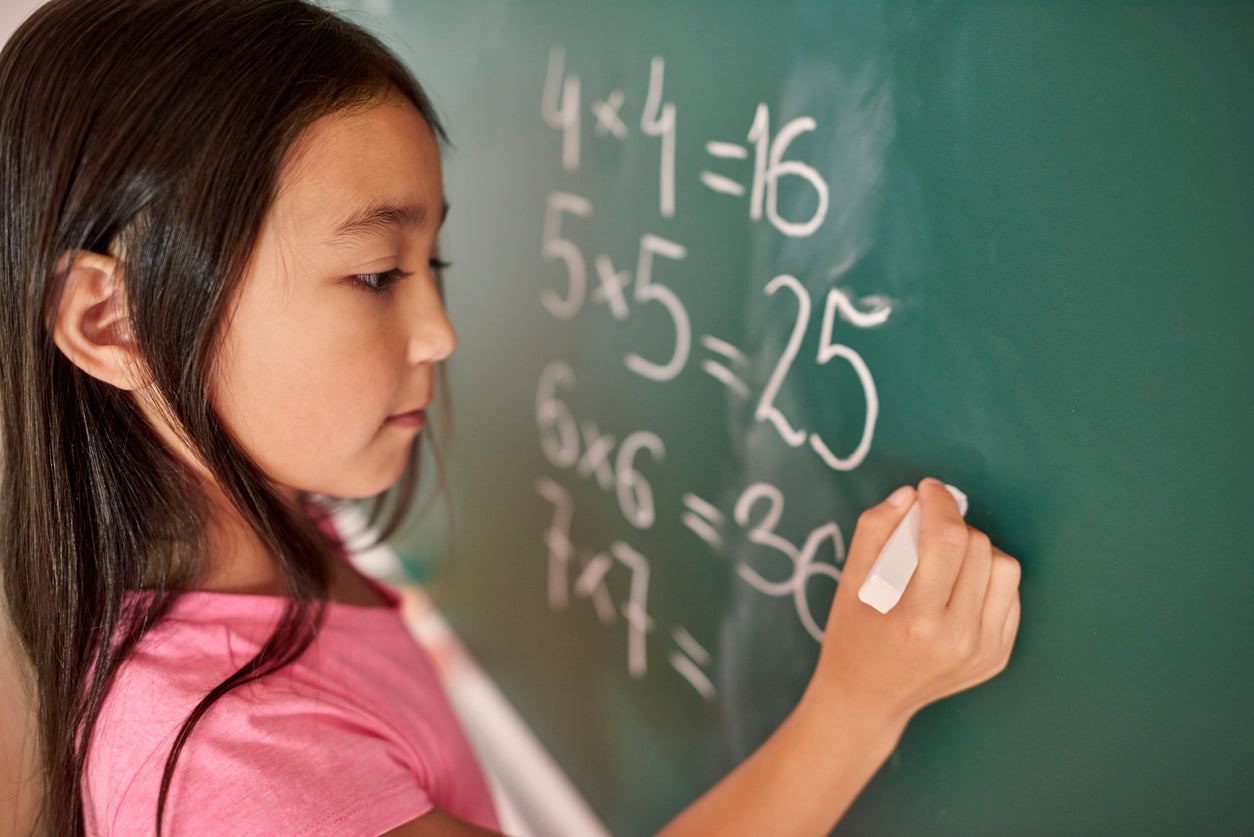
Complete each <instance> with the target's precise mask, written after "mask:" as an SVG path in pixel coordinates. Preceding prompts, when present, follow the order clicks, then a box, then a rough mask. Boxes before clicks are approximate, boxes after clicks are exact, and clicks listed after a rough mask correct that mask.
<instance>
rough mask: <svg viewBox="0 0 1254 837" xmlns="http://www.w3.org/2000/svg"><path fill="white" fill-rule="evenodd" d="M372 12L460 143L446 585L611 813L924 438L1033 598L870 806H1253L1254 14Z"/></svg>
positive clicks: (635, 793) (912, 730) (729, 748)
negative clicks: (1010, 644)
mask: <svg viewBox="0 0 1254 837" xmlns="http://www.w3.org/2000/svg"><path fill="white" fill-rule="evenodd" d="M367 5H368V6H371V7H372V8H373V11H374V12H375V13H376V14H378V19H379V20H380V21H381V24H380V28H381V29H382V30H383V31H384V32H385V34H387V35H388V37H389V38H391V39H392V42H393V43H394V44H396V46H397V49H398V50H399V51H400V52H401V53H402V54H403V55H404V56H405V57H406V59H407V60H409V61H410V62H411V63H412V64H413V66H414V68H415V69H416V71H417V72H418V73H419V75H420V77H421V78H422V79H423V80H424V82H425V83H426V84H427V85H428V86H429V87H430V89H431V91H432V92H433V94H434V97H435V100H436V103H437V105H438V107H439V108H440V110H441V112H442V113H443V115H444V117H445V119H446V120H447V125H448V128H449V131H450V134H451V136H452V139H453V143H454V145H455V148H454V149H453V150H451V151H450V152H449V153H448V154H447V155H446V180H447V183H446V188H447V191H448V195H449V199H450V202H451V204H452V213H451V215H450V219H449V223H448V227H447V232H446V235H445V239H444V247H445V249H446V255H447V257H448V258H449V259H451V261H453V262H454V268H453V269H452V271H451V272H450V274H449V275H448V279H447V281H448V298H449V302H450V306H451V312H452V316H453V318H454V322H455V324H456V325H457V327H458V329H459V332H460V337H461V345H460V348H459V349H458V352H457V354H456V355H455V356H454V358H453V361H452V363H451V370H450V371H451V380H452V385H453V388H452V394H453V402H454V407H455V413H454V415H455V418H454V424H455V442H454V448H453V452H452V454H451V456H450V460H449V471H450V478H451V484H452V497H453V508H454V512H455V520H456V524H455V529H454V530H453V533H454V535H455V537H454V538H452V539H451V540H453V541H454V542H455V546H456V553H455V557H454V559H453V563H452V565H451V567H449V568H447V570H446V572H445V579H446V582H447V585H446V587H445V588H444V589H443V590H442V592H441V594H440V595H441V599H440V603H441V606H442V607H443V608H444V610H445V611H446V612H447V614H448V616H449V617H450V619H451V621H452V622H453V623H454V625H455V627H456V628H457V630H458V631H459V633H460V634H461V635H462V637H463V638H464V639H465V640H466V642H467V643H468V645H469V646H470V647H471V649H472V650H473V651H474V652H475V653H476V654H477V656H478V657H479V658H480V659H481V660H482V662H483V663H484V664H485V666H486V667H487V668H488V669H489V671H490V672H491V674H492V675H493V676H494V677H495V678H496V679H497V680H498V681H499V683H500V684H501V686H502V687H503V688H504V690H505V691H506V693H507V694H508V695H509V697H510V699H511V700H512V701H513V702H514V703H515V705H516V706H517V708H518V709H519V711H520V712H521V713H522V714H523V716H524V717H525V718H526V719H527V721H528V722H529V723H530V724H531V725H532V726H533V728H534V729H535V730H536V732H537V733H538V734H539V736H540V737H541V738H542V739H543V740H544V742H545V743H546V744H547V745H548V746H549V747H550V748H551V750H552V752H553V754H554V755H555V756H556V758H557V759H558V760H559V761H560V763H561V764H562V765H563V767H564V768H565V769H566V770H567V771H568V773H569V774H570V775H571V777H572V778H573V780H574V781H575V783H576V784H577V785H578V787H579V788H580V789H581V790H582V792H583V793H584V794H585V795H586V796H587V798H588V799H589V801H590V802H591V803H592V804H593V806H594V807H595V808H596V809H597V811H598V812H599V813H600V815H601V816H602V817H603V819H604V820H605V822H606V823H607V825H609V827H610V828H611V829H612V830H613V831H614V832H615V833H616V834H622V835H635V834H645V833H648V832H650V831H651V830H653V829H655V828H656V827H658V826H660V825H661V824H662V823H663V822H664V821H665V820H666V819H667V818H669V817H670V816H672V815H673V814H674V813H675V812H676V811H678V810H679V809H680V808H681V807H682V806H683V805H684V804H685V803H687V802H688V801H690V800H691V799H693V798H695V797H696V796H697V795H698V794H699V793H700V792H701V791H702V790H704V789H705V788H706V787H707V786H708V785H710V784H711V783H712V782H714V781H715V780H716V779H717V778H718V777H719V776H721V775H722V774H723V773H725V772H726V771H727V770H728V769H729V768H730V767H731V766H732V765H734V764H735V763H736V762H737V761H738V760H740V759H742V758H743V757H744V756H745V755H746V754H747V753H748V752H749V751H750V750H751V749H752V748H753V747H754V746H755V745H756V744H757V743H759V742H760V741H761V740H762V739H763V738H764V737H765V736H766V735H767V734H768V733H769V732H770V731H771V730H772V729H773V727H774V726H775V725H776V724H777V723H778V722H779V720H780V719H781V718H782V717H783V715H784V714H785V713H786V712H787V711H788V709H789V708H790V707H791V706H792V704H793V702H794V701H795V699H796V698H797V696H798V695H799V693H800V691H801V689H802V687H803V685H804V683H805V681H806V679H807V676H808V674H809V672H810V669H811V666H812V665H813V663H814V660H815V658H816V656H817V651H818V647H819V646H818V642H817V640H816V639H815V636H816V635H817V634H818V633H819V632H820V631H821V628H822V624H823V620H824V615H825V609H826V604H827V602H828V601H829V600H830V596H831V594H832V591H833V590H834V588H835V578H836V576H837V575H838V568H839V566H840V563H841V560H842V558H843V549H844V545H845V544H846V543H847V541H848V539H849V538H850V537H851V536H852V533H853V529H854V524H855V520H856V518H857V515H858V514H859V512H860V511H861V510H862V509H863V508H865V507H866V506H868V505H870V504H872V503H874V502H877V501H878V500H879V499H881V498H882V497H883V496H884V495H885V494H886V493H887V492H889V491H890V490H891V489H893V488H895V487H896V486H898V485H900V484H903V483H906V482H911V481H915V480H917V479H918V478H919V477H921V476H923V475H925V474H933V475H936V476H939V477H942V478H944V479H945V480H946V481H948V482H952V483H954V484H956V485H958V486H960V487H961V488H963V489H964V490H965V491H966V492H967V493H968V494H969V495H970V498H971V512H970V514H969V520H971V521H972V522H973V523H974V524H975V525H977V526H979V527H981V528H984V529H986V530H987V531H988V532H989V533H990V534H991V535H992V536H993V538H994V540H995V542H997V543H998V544H1000V545H1001V546H1002V547H1003V548H1004V549H1006V550H1007V551H1008V552H1010V553H1011V554H1013V555H1015V556H1017V557H1018V558H1019V559H1020V560H1021V561H1022V564H1023V568H1024V579H1023V592H1022V595H1023V626H1022V630H1021V633H1020V637H1019V642H1018V646H1017V648H1016V653H1015V657H1014V659H1013V660H1012V662H1011V665H1010V667H1009V668H1008V670H1007V671H1006V672H1005V673H1004V674H1003V675H1002V676H1001V677H1000V678H998V679H997V680H995V681H993V682H991V683H989V684H987V685H985V686H984V687H981V688H979V689H977V690H975V691H972V692H969V693H966V694H963V695H960V696H957V697H954V698H951V699H949V700H946V701H944V702H942V703H941V704H939V705H936V706H934V707H931V708H929V709H927V710H925V711H924V712H923V713H922V714H921V715H920V716H918V717H917V718H916V719H915V721H914V722H913V723H912V724H911V726H910V727H909V729H908V730H907V732H906V735H905V738H904V739H903V741H902V742H901V746H900V748H899V750H898V752H897V753H895V754H894V755H893V756H892V758H891V759H890V761H889V762H888V763H887V764H886V765H885V767H884V769H883V770H882V771H881V772H880V773H879V775H878V776H877V777H876V779H875V780H874V781H873V782H872V784H871V785H870V786H869V787H868V789H867V790H866V792H865V794H864V795H863V796H862V797H861V798H860V799H859V801H858V802H857V803H856V804H855V805H854V807H853V808H852V810H851V811H850V812H849V814H848V817H847V818H846V821H845V822H844V824H842V826H841V828H840V829H838V830H839V832H840V833H844V834H851V835H893V834H926V835H933V836H935V835H971V834H999V835H1000V834H1041V835H1057V834H1103V835H1105V834H1138V835H1140V834H1208V835H1214V834H1238V833H1241V834H1248V833H1251V830H1252V829H1254V780H1252V779H1251V777H1252V776H1254V723H1252V721H1254V703H1252V698H1251V695H1252V694H1254V654H1252V653H1251V652H1252V651H1254V607H1252V606H1251V604H1250V602H1251V601H1252V600H1254V560H1252V553H1251V547H1250V544H1251V532H1250V528H1251V526H1250V521H1251V520H1252V519H1254V514H1252V513H1251V510H1250V506H1251V495H1252V492H1251V490H1250V485H1251V479H1252V478H1254V7H1251V6H1249V5H1228V4H1214V5H1210V4H1166V3H1121V4H1096V3H1094V4H1085V3H1070V2H1068V3H1061V2H1060V3H1035V2H1034V3H945V2H941V3H914V2H886V3H875V4H872V3H863V2H832V1H831V0H814V2H804V0H803V1H802V2H795V3H790V2H771V3H766V2H730V1H729V0H685V1H684V2H676V3H670V2H667V3H663V2H644V0H637V1H636V2H614V3H609V2H556V0H553V2H544V3H540V2H521V0H518V1H517V2H514V1H513V0H493V1H492V2H464V0H448V2H422V3H412V4H411V3H402V2H399V0H398V2H396V3H393V4H389V3H386V2H383V3H381V2H374V3H369V4H367ZM407 548H408V551H409V552H410V553H411V556H412V555H418V554H420V553H424V552H426V551H429V548H430V546H429V544H428V542H427V541H425V540H422V539H418V540H415V541H414V542H413V543H410V544H409V545H408V547H407Z"/></svg>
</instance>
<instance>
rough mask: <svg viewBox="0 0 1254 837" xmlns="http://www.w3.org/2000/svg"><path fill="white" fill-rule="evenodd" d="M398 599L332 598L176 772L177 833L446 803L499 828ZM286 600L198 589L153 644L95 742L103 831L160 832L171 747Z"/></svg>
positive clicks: (114, 698) (394, 819)
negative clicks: (314, 624) (302, 643)
mask: <svg viewBox="0 0 1254 837" xmlns="http://www.w3.org/2000/svg"><path fill="white" fill-rule="evenodd" d="M386 595H387V597H388V599H389V606H388V607H380V608H371V607H356V606H353V605H345V604H335V603H332V604H330V605H328V607H327V612H326V618H325V620H324V622H323V626H322V629H321V631H320V632H319V633H318V636H317V639H315V640H314V642H313V644H312V645H311V646H310V647H309V649H308V650H307V651H306V652H305V653H304V654H303V655H302V656H301V657H300V659H298V660H297V661H296V662H294V663H292V664H291V665H289V666H287V667H286V668H284V669H281V670H280V671H278V672H275V673H273V674H270V675H267V676H266V677H263V678H261V679H260V680H258V681H256V682H254V683H250V684H248V685H245V686H241V687H239V688H237V689H235V690H234V691H232V692H230V693H228V694H227V695H226V696H224V697H223V698H221V699H220V700H218V702H217V703H215V704H214V705H213V706H212V708H210V709H209V711H208V712H207V713H206V714H205V716H204V717H203V718H202V719H201V721H200V723H199V724H198V725H197V726H196V728H195V729H194V730H193V732H192V734H191V737H190V738H189V739H188V741H187V745H186V746H185V747H184V749H183V752H182V755H181V756H180V757H179V761H178V765H177V767H176V768H175V771H174V778H173V781H172V783H171V789H170V794H169V797H168V801H167V803H166V814H165V820H164V824H163V828H162V834H164V835H176V836H177V835H184V834H188V835H197V836H198V837H199V836H200V835H205V836H206V837H212V835H231V837H249V835H266V837H270V835H275V834H285V835H287V834H291V835H350V834H351V835H377V834H381V833H383V832H386V831H388V830H389V829H392V828H395V827H396V826H398V825H401V824H403V823H405V822H408V821H409V820H412V819H414V818H415V817H419V816H421V815H423V814H425V813H427V812H428V811H430V810H432V809H433V808H440V809H441V810H444V811H447V812H448V813H450V814H453V815H454V816H457V817H460V818H462V819H464V820H467V821H469V822H472V823H475V824H477V825H480V826H482V827H485V828H490V829H494V830H495V829H498V828H499V826H498V823H497V819H496V814H495V812H494V810H493V806H492V801H491V797H490V795H489V793H488V789H487V785H486V783H485V782H484V779H483V774H482V773H481V772H480V769H479V766H478V763H477V762H476V760H475V757H474V755H473V753H472V752H471V749H470V746H469V745H468V743H467V742H466V739H465V737H464V735H463V733H462V731H461V728H460V726H459V725H458V723H457V721H456V719H455V717H454V715H453V712H452V710H451V709H450V707H449V704H448V701H447V700H446V698H445V696H444V693H443V691H442V690H441V688H440V684H439V682H438V680H437V678H436V674H435V672H434V670H433V669H432V667H431V664H430V662H429V660H428V658H427V656H426V654H425V653H424V652H423V651H422V649H421V648H420V647H419V646H418V645H417V644H416V643H415V642H414V640H413V639H412V638H411V637H410V635H409V632H408V631H407V630H406V629H405V626H404V624H403V623H402V622H401V619H400V616H399V613H398V607H399V604H398V601H397V599H396V597H395V596H394V595H392V594H391V593H387V594H386ZM283 606H284V600H283V599H280V598H276V597H270V596H244V595H227V594H219V593H189V594H186V595H184V596H183V597H181V598H180V599H179V600H178V601H177V602H176V603H175V605H174V607H173V608H172V611H171V613H170V615H169V616H168V617H167V618H166V619H165V620H164V621H162V622H161V623H160V624H159V625H158V626H157V627H156V628H154V629H153V630H152V631H151V632H149V633H148V634H147V635H146V636H145V637H144V639H143V640H142V641H141V642H140V644H139V646H138V648H137V650H136V652H135V654H134V656H133V657H131V658H128V661H127V662H126V663H125V664H124V666H123V668H122V670H121V672H120V673H119V675H118V678H117V681H116V683H115V685H114V686H113V688H112V690H111V691H110V693H109V697H108V700H107V702H106V704H105V707H104V709H103V711H102V712H101V714H100V719H99V721H98V724H97V727H96V731H95V734H94V736H93V738H92V745H91V751H90V754H89V757H88V765H87V771H86V775H85V777H84V781H83V802H84V810H85V816H86V822H87V833H88V834H89V835H94V834H109V835H150V834H153V832H154V826H155V822H156V810H157V796H158V792H159V789H160V786H161V774H162V770H163V768H164V766H165V760H166V756H167V755H168V754H169V752H170V746H171V744H172V742H173V740H174V737H175V735H176V734H177V732H178V729H179V727H180V725H181V724H182V722H183V720H184V719H185V718H186V717H187V715H188V713H189V712H190V711H191V710H192V708H193V707H194V706H195V705H196V703H197V702H198V701H199V700H200V698H201V697H203V696H204V695H205V694H206V693H207V692H208V691H209V690H210V689H212V688H213V687H214V686H216V685H217V684H218V683H219V682H221V681H222V680H223V679H225V678H226V677H227V676H228V675H230V674H231V673H232V672H234V671H235V670H236V669H237V668H239V666H240V665H242V664H243V663H245V662H246V661H247V660H249V659H251V658H252V656H253V655H254V654H255V653H256V652H257V650H258V648H260V646H261V644H262V643H263V642H264V641H265V639H266V637H267V636H268V635H269V633H270V630H271V628H272V627H273V625H274V624H275V622H276V621H277V619H278V617H279V615H280V614H281V612H282V609H283Z"/></svg>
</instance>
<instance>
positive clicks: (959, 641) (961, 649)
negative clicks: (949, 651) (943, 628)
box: [953, 630, 980, 660]
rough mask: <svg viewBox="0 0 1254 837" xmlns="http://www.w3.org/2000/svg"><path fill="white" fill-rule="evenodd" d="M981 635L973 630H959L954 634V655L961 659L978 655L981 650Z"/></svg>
mask: <svg viewBox="0 0 1254 837" xmlns="http://www.w3.org/2000/svg"><path fill="white" fill-rule="evenodd" d="M979 639H980V638H979V635H978V634H977V633H976V632H975V631H973V630H959V631H957V632H956V633H955V634H954V638H953V651H954V655H955V656H956V657H957V658H958V659H961V660H968V659H972V658H974V657H976V656H977V655H976V652H977V651H978V650H979Z"/></svg>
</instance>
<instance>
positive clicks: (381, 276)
mask: <svg viewBox="0 0 1254 837" xmlns="http://www.w3.org/2000/svg"><path fill="white" fill-rule="evenodd" d="M427 264H428V265H429V266H430V268H431V272H432V273H433V274H434V276H435V279H436V281H437V282H438V281H439V279H440V274H441V273H442V272H443V271H445V270H448V269H449V268H450V267H452V266H453V265H452V263H451V262H446V261H444V260H442V259H432V260H431V261H429V262H428V263H427ZM411 275H413V274H410V273H406V272H405V271H403V270H401V269H400V268H399V267H394V268H392V269H391V270H388V271H384V272H383V273H358V274H356V275H354V276H352V277H350V278H351V279H352V281H353V282H354V283H355V284H356V285H358V286H360V287H362V288H365V289H366V290H368V291H370V292H371V293H375V294H380V295H382V294H385V293H387V292H388V291H390V290H391V289H392V285H393V284H395V283H396V282H399V281H400V280H402V279H405V278H408V277H409V276H411Z"/></svg>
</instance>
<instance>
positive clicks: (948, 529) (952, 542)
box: [936, 523, 969, 553]
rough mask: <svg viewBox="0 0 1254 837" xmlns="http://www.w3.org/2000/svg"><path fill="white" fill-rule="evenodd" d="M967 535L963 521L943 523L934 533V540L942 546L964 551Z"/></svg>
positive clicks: (954, 550)
mask: <svg viewBox="0 0 1254 837" xmlns="http://www.w3.org/2000/svg"><path fill="white" fill-rule="evenodd" d="M968 537H969V535H968V534H967V525H966V524H965V523H945V524H943V525H942V526H941V527H940V529H939V530H938V531H937V533H936V540H937V542H938V543H939V544H940V546H941V547H942V548H944V549H946V550H948V551H952V552H958V553H961V552H965V551H966V548H967V539H968Z"/></svg>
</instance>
